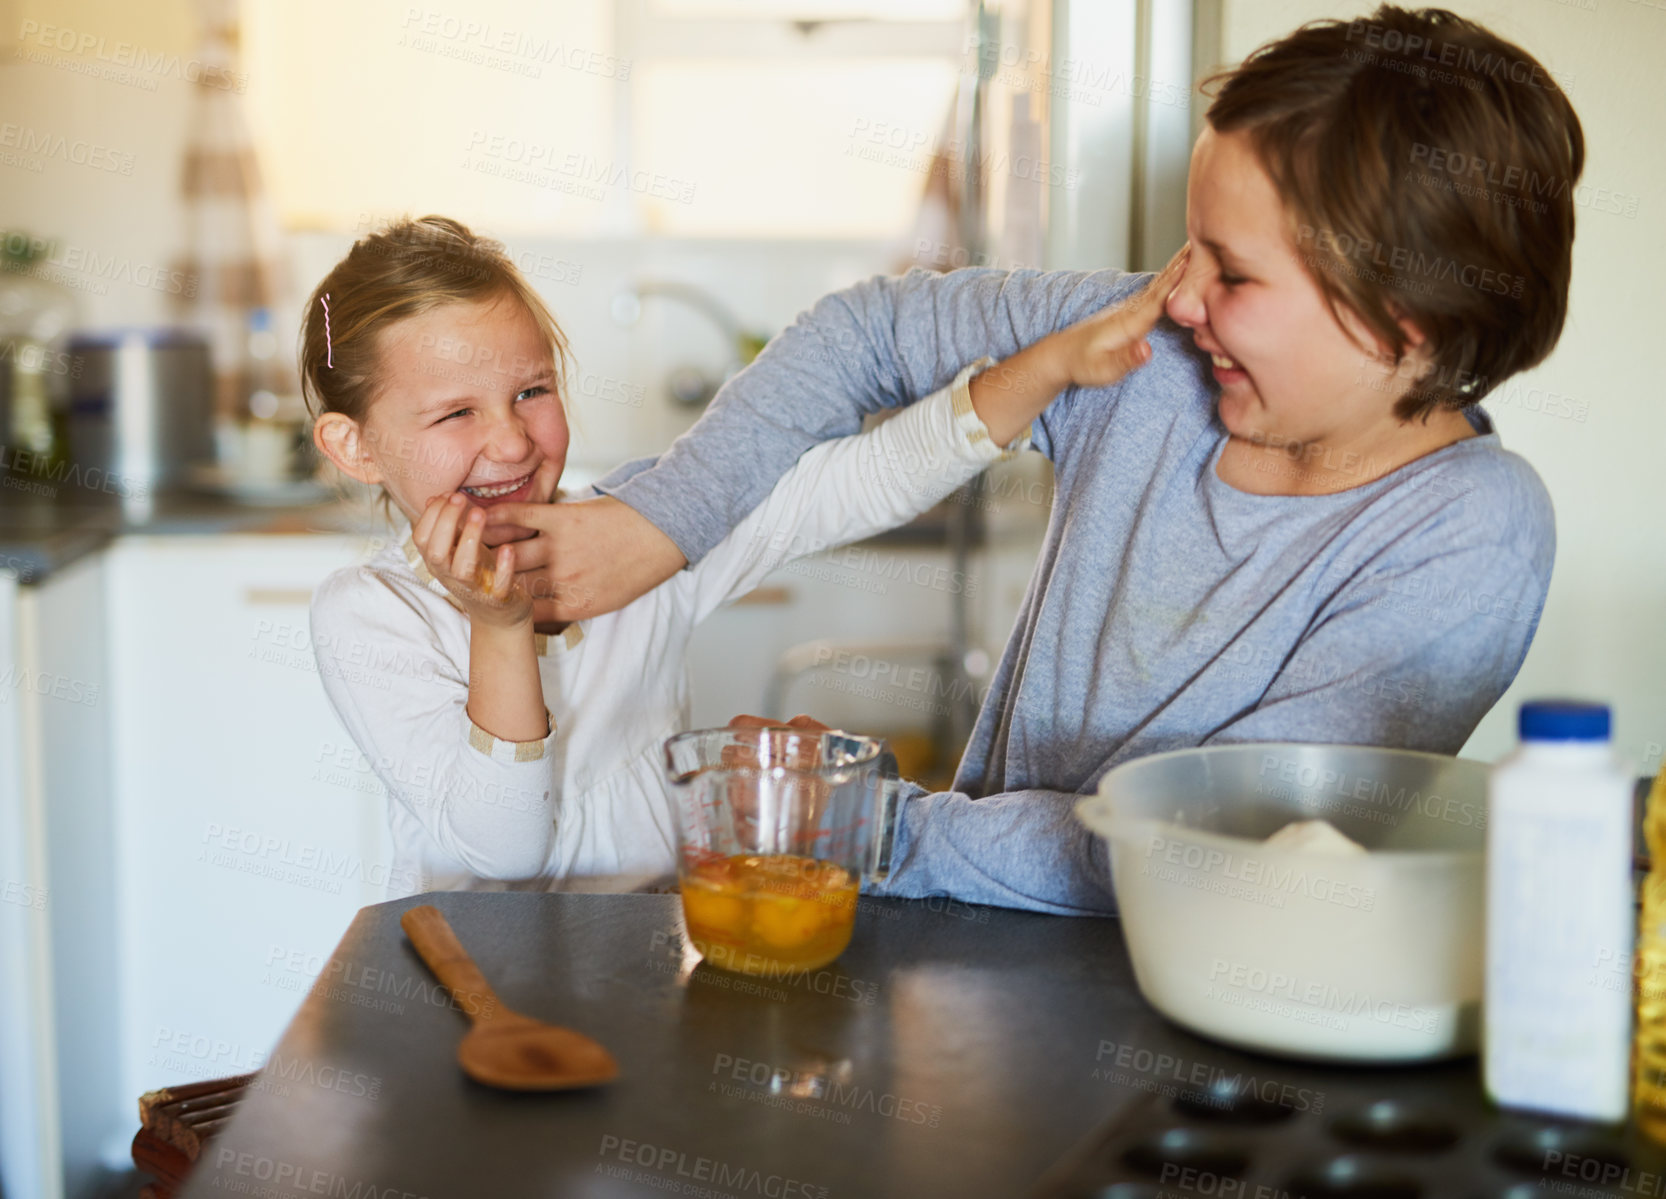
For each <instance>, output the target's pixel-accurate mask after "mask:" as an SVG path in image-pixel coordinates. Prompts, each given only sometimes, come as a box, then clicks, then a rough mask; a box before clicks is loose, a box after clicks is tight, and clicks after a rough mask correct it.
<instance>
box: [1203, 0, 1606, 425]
mask: <svg viewBox="0 0 1666 1199" xmlns="http://www.w3.org/2000/svg"><path fill="white" fill-rule="evenodd" d="M1204 89H1205V93H1206V94H1209V95H1211V96H1212V103H1211V104H1210V106H1209V110H1208V112H1207V114H1206V116H1207V118H1208V121H1209V124H1210V127H1211V128H1213V129H1214V130H1215V131H1217V132H1219V133H1232V132H1236V131H1239V130H1243V131H1247V132H1248V133H1249V135H1250V138H1251V140H1252V143H1253V145H1254V147H1255V149H1256V153H1257V155H1258V156H1259V158H1260V159H1261V163H1262V165H1263V167H1264V168H1265V169H1266V171H1267V173H1268V175H1269V176H1271V178H1272V180H1273V182H1274V184H1275V185H1276V186H1277V188H1278V190H1279V194H1280V196H1281V197H1282V198H1283V201H1284V205H1285V211H1286V213H1287V214H1288V216H1289V220H1290V227H1291V240H1292V241H1293V243H1294V244H1295V245H1296V247H1297V248H1298V251H1299V252H1300V254H1301V257H1302V261H1303V263H1304V265H1305V266H1306V268H1307V270H1308V273H1309V274H1310V275H1312V277H1313V279H1314V281H1315V282H1316V283H1317V284H1318V285H1319V288H1320V290H1321V292H1323V294H1324V295H1325V298H1326V300H1327V301H1328V303H1329V304H1330V307H1331V311H1332V313H1339V311H1340V310H1339V306H1344V307H1347V308H1349V309H1352V310H1353V311H1354V312H1356V313H1358V314H1359V316H1360V318H1361V319H1362V320H1363V321H1364V322H1365V324H1366V325H1367V327H1369V328H1370V329H1371V331H1372V332H1373V333H1375V334H1376V335H1377V336H1378V337H1379V338H1380V339H1381V340H1382V342H1383V343H1384V344H1385V345H1387V346H1389V347H1390V348H1391V349H1392V351H1393V353H1394V356H1395V361H1396V363H1399V362H1401V361H1402V360H1403V359H1404V357H1405V354H1406V352H1407V349H1408V342H1407V338H1406V335H1405V332H1404V330H1402V329H1401V328H1400V325H1399V320H1400V319H1402V318H1404V319H1409V320H1410V322H1411V323H1412V324H1413V325H1415V326H1416V327H1417V328H1418V329H1419V330H1421V331H1422V333H1423V336H1424V337H1425V339H1426V346H1427V349H1428V351H1429V354H1430V358H1431V365H1430V367H1429V369H1428V370H1426V371H1425V372H1424V373H1423V375H1422V376H1421V378H1419V379H1418V380H1417V381H1416V382H1415V383H1414V384H1413V385H1412V387H1411V390H1410V391H1409V392H1408V393H1407V394H1406V395H1405V396H1404V397H1403V398H1402V399H1401V400H1400V401H1399V403H1398V404H1397V405H1396V406H1395V415H1396V416H1397V417H1399V418H1400V419H1401V420H1402V421H1409V420H1413V419H1417V418H1422V419H1425V420H1426V419H1428V417H1429V415H1430V414H1431V413H1433V412H1435V411H1437V410H1440V409H1454V410H1455V409H1461V408H1464V407H1466V406H1467V405H1469V404H1473V403H1475V402H1476V401H1478V400H1480V399H1481V397H1482V396H1484V395H1486V394H1487V392H1488V391H1490V390H1491V389H1492V388H1493V387H1495V386H1497V385H1498V384H1499V383H1501V382H1503V381H1504V380H1505V379H1507V378H1508V377H1509V376H1511V375H1513V374H1515V373H1516V372H1518V371H1522V370H1526V369H1527V368H1528V367H1531V366H1534V365H1536V364H1538V363H1540V362H1542V361H1544V359H1545V357H1546V356H1548V355H1549V353H1550V351H1551V350H1552V349H1553V348H1554V347H1555V345H1556V341H1557V338H1559V337H1560V336H1561V333H1562V325H1563V322H1564V320H1565V318H1566V316H1567V307H1568V281H1569V278H1570V276H1571V274H1572V268H1573V232H1574V213H1573V209H1574V190H1573V189H1574V187H1575V185H1576V183H1577V182H1578V180H1579V175H1580V172H1581V171H1582V170H1583V169H1584V164H1585V139H1584V134H1583V132H1582V131H1581V129H1580V126H1579V118H1578V117H1577V116H1576V115H1575V114H1574V110H1573V105H1572V104H1570V103H1569V102H1568V98H1567V96H1566V95H1565V94H1564V93H1563V91H1562V89H1561V87H1560V86H1558V84H1557V83H1556V81H1555V80H1554V79H1553V78H1552V77H1551V75H1550V72H1548V71H1547V70H1546V69H1545V68H1544V67H1543V66H1542V65H1541V64H1540V63H1539V62H1538V61H1537V60H1535V59H1534V58H1533V57H1532V56H1530V55H1529V54H1527V53H1526V52H1525V51H1524V50H1522V49H1521V48H1520V47H1518V46H1515V45H1513V44H1511V43H1510V42H1507V41H1505V40H1503V39H1502V38H1500V37H1498V36H1497V35H1496V34H1493V33H1491V32H1490V31H1488V30H1487V29H1484V28H1482V27H1481V26H1480V25H1477V24H1475V23H1474V22H1473V21H1468V20H1465V19H1464V18H1463V17H1460V16H1457V15H1456V14H1454V13H1451V12H1448V11H1446V10H1445V9H1439V8H1425V9H1418V10H1415V11H1411V10H1407V9H1403V8H1397V7H1395V6H1393V5H1388V4H1385V5H1383V6H1381V7H1380V8H1378V9H1377V11H1376V12H1375V13H1373V14H1372V15H1371V16H1370V17H1369V18H1361V19H1358V20H1354V21H1332V20H1326V21H1313V22H1310V23H1308V24H1306V25H1303V26H1302V27H1301V28H1300V29H1298V30H1296V31H1295V32H1294V33H1292V34H1290V35H1289V36H1287V37H1283V38H1280V39H1279V40H1278V41H1275V42H1270V43H1268V44H1267V45H1265V46H1262V47H1261V48H1260V49H1258V50H1256V51H1255V52H1254V53H1252V54H1251V55H1250V56H1249V57H1248V58H1246V59H1244V61H1243V62H1242V63H1241V64H1240V65H1238V66H1237V67H1235V68H1232V69H1230V70H1227V71H1224V72H1221V73H1220V74H1217V75H1215V76H1212V77H1211V78H1210V79H1209V80H1207V81H1206V82H1205V84H1204ZM1211 89H1218V90H1213V91H1212V90H1211Z"/></svg>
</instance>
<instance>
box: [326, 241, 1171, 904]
mask: <svg viewBox="0 0 1666 1199" xmlns="http://www.w3.org/2000/svg"><path fill="white" fill-rule="evenodd" d="M1180 265H1181V263H1180V262H1178V261H1177V263H1176V264H1175V267H1176V269H1175V270H1173V271H1172V272H1171V273H1170V275H1169V276H1168V277H1166V278H1165V279H1164V280H1162V285H1163V287H1164V288H1167V287H1172V286H1173V284H1174V282H1175V281H1176V280H1177V279H1178V278H1179V269H1178V268H1179V267H1180ZM1166 295H1167V291H1166V290H1161V291H1159V290H1155V289H1154V290H1152V291H1150V292H1148V293H1147V294H1146V295H1144V296H1142V297H1141V298H1140V299H1139V301H1138V302H1137V303H1135V304H1132V305H1130V306H1129V308H1128V309H1127V310H1125V311H1124V312H1123V313H1121V314H1112V317H1113V318H1114V319H1105V318H1100V319H1096V320H1094V321H1090V322H1087V323H1086V324H1084V325H1083V326H1082V327H1081V328H1080V329H1079V330H1077V331H1076V332H1075V334H1074V337H1073V340H1072V342H1071V345H1072V347H1073V364H1072V370H1073V371H1074V372H1076V374H1077V375H1078V376H1079V377H1080V378H1081V379H1082V380H1083V381H1089V380H1099V379H1110V378H1117V377H1120V376H1121V375H1122V374H1123V373H1125V372H1126V371H1128V370H1129V369H1132V368H1133V367H1135V366H1137V365H1138V364H1139V363H1140V362H1142V361H1143V360H1144V359H1145V358H1146V357H1148V356H1149V350H1148V348H1147V347H1146V346H1145V345H1144V343H1143V341H1142V340H1141V339H1142V337H1143V335H1144V333H1145V332H1147V331H1149V330H1150V329H1151V328H1152V326H1153V325H1155V323H1156V321H1157V319H1158V316H1159V313H1160V307H1161V303H1162V299H1163V297H1164V296H1166ZM565 350H566V346H565V342H564V341H563V339H562V336H561V333H560V330H559V329H558V328H557V327H556V325H555V322H554V320H553V319H552V318H551V317H550V314H549V312H548V310H547V309H546V308H545V307H544V304H543V302H542V301H541V300H540V299H539V297H538V295H537V293H536V292H534V291H533V290H532V289H531V287H530V286H528V284H527V283H526V281H525V280H524V279H522V278H521V276H520V275H519V273H518V272H517V271H516V270H515V268H514V266H513V265H512V264H511V263H510V261H509V259H508V258H507V257H506V256H505V255H504V253H503V250H502V247H501V246H499V245H498V244H497V243H496V242H492V241H488V240H486V239H483V238H479V237H476V236H475V235H474V234H472V233H471V232H470V231H469V230H467V229H466V228H464V227H463V226H462V225H460V224H458V223H457V222H455V221H451V220H447V219H445V218H441V217H426V218H424V219H422V220H420V221H403V222H400V223H397V224H395V225H393V226H392V227H391V228H389V229H386V230H385V231H383V232H380V233H377V234H374V235H371V236H369V237H366V238H363V239H361V240H360V241H359V242H358V244H356V245H355V246H354V247H353V249H352V251H351V252H350V253H349V254H348V255H347V257H346V258H345V259H343V260H342V261H341V263H339V264H338V265H337V266H336V267H335V269H334V270H332V271H331V272H330V273H329V275H328V276H326V277H325V279H324V280H323V282H321V283H320V284H319V285H318V288H317V291H316V292H315V293H314V296H313V301H312V303H311V305H310V306H309V308H308V312H307V317H306V323H305V327H304V329H303V333H302V349H301V373H302V378H303V381H304V384H305V387H306V389H307V393H308V399H309V402H310V403H311V404H313V405H314V406H315V408H316V410H317V412H316V415H317V421H316V425H315V428H314V440H315V441H316V443H317V445H318V447H319V449H320V450H321V451H322V452H323V453H324V454H325V455H327V456H328V457H329V458H330V460H331V461H333V462H334V463H335V464H336V465H337V466H339V467H340V468H341V469H342V470H343V471H344V472H346V473H347V474H348V475H350V476H352V477H353V478H356V479H358V480H360V481H362V482H364V483H368V484H373V485H380V486H381V487H382V488H383V489H384V492H385V494H386V496H387V497H388V499H389V500H391V502H392V503H393V505H394V506H395V507H397V508H398V509H399V512H400V513H401V515H402V516H403V517H404V518H405V519H406V520H408V521H409V522H410V525H411V528H410V530H409V533H408V535H406V536H404V537H403V538H402V539H400V541H399V542H398V543H397V544H395V545H393V546H390V547H389V548H387V549H385V550H383V551H382V552H380V553H379V554H377V555H376V556H375V557H373V558H372V559H371V560H370V561H368V562H366V563H365V564H363V565H361V566H355V567H351V568H347V569H344V570H341V571H338V572H336V573H335V574H334V575H332V576H330V578H329V579H328V580H326V581H325V583H324V584H323V585H322V586H321V587H320V588H319V590H318V593H317V595H316V596H315V598H314V600H313V607H312V621H313V641H314V646H315V651H316V654H317V657H318V664H319V674H320V676H321V677H322V678H323V680H324V686H325V690H326V692H327V694H328V695H329V698H330V702H331V703H332V704H333V705H334V707H335V710H336V712H337V714H338V715H339V716H340V717H341V719H342V721H343V723H344V724H345V725H346V727H347V730H348V732H349V733H350V734H351V736H352V737H353V740H354V742H355V743H356V744H357V745H358V747H359V749H360V750H361V751H362V752H363V753H364V754H365V756H366V757H367V758H368V759H369V760H370V762H371V764H372V766H373V768H374V769H375V771H376V773H377V775H378V777H380V778H381V780H382V782H383V783H384V784H385V785H386V787H387V790H388V794H389V800H390V813H389V815H390V821H391V825H392V831H393V839H394V845H395V854H396V861H395V867H396V869H395V871H394V872H393V876H394V877H396V878H401V879H407V880H412V881H413V882H414V884H415V889H418V890H437V889H463V888H487V887H503V886H519V887H526V888H534V889H556V888H562V887H569V886H574V885H587V886H594V885H596V883H595V880H596V879H597V877H598V876H606V878H608V879H610V880H612V881H611V883H609V884H607V885H623V883H624V881H625V880H626V879H627V878H628V877H637V878H641V877H651V876H653V875H657V874H662V873H665V872H668V871H670V870H672V869H674V868H675V855H674V848H675V830H674V828H673V823H672V805H671V798H670V795H669V791H668V788H667V785H666V783H665V781H664V779H663V778H662V775H661V767H660V762H661V759H660V745H661V743H662V742H663V740H664V739H665V738H666V737H667V736H668V735H669V734H671V733H673V732H676V731H678V730H680V729H682V728H683V727H685V726H686V724H687V720H688V678H687V670H686V668H685V665H684V656H685V651H686V649H687V646H688V641H689V637H690V634H691V633H692V631H693V628H694V626H695V625H696V624H697V623H698V622H699V621H700V620H701V619H703V618H704V617H705V616H706V615H707V614H708V613H710V612H711V611H713V610H714V609H715V608H717V607H718V606H720V605H721V604H723V603H725V602H726V601H728V600H730V599H732V598H734V597H736V596H738V595H741V594H743V593H745V592H746V591H748V590H750V589H751V588H752V587H753V586H755V585H756V584H757V582H758V581H759V580H760V579H762V578H763V577H764V576H765V575H766V574H768V573H769V572H770V571H771V570H773V569H774V568H775V567H777V566H779V565H781V564H782V563H783V562H785V561H787V560H789V559H790V558H792V557H795V556H798V555H802V554H806V553H812V552H815V551H817V550H819V549H821V548H824V547H826V546H828V545H830V544H834V543H836V542H839V541H847V540H852V539H855V538H859V537H863V536H867V535H870V534H872V533H875V532H877V531H879V530H881V529H885V528H888V527H890V526H892V525H896V524H900V523H902V522H903V521H905V520H907V519H909V518H910V517H912V516H914V515H916V514H918V513H919V512H922V511H924V510H925V509H926V508H929V507H930V506H931V505H932V504H934V503H936V502H937V501H939V500H941V499H942V498H943V497H944V496H946V495H947V494H949V493H950V492H951V491H953V490H954V489H955V488H956V487H958V486H959V485H960V484H961V483H963V482H965V481H966V480H967V479H969V478H971V477H972V476H973V475H975V474H976V473H977V472H978V471H979V470H981V469H982V468H983V466H984V465H985V464H987V463H988V462H989V461H991V460H993V459H995V458H997V457H999V456H1000V454H1001V452H1002V451H1001V449H1000V448H999V446H1001V445H1004V444H1006V443H1008V442H1015V443H1017V444H1021V443H1022V440H1023V436H1024V433H1025V431H1026V429H1027V427H1028V424H1029V422H1030V420H1031V418H1032V417H1033V416H1035V415H1036V414H1037V413H1039V412H1040V411H1041V408H1042V406H1043V404H1044V402H1045V401H1044V400H1038V399H1037V398H1036V397H1034V396H1030V395H1025V394H1022V393H1021V392H1020V391H1019V390H1017V389H1013V390H1009V391H1007V392H1003V393H999V394H996V393H993V392H991V393H987V394H985V395H984V396H983V397H982V399H981V400H980V401H979V402H978V403H977V404H976V405H974V404H973V403H972V402H971V400H970V398H969V396H968V395H967V392H966V386H965V375H967V374H970V370H968V371H967V372H963V374H962V377H961V378H960V379H959V380H958V381H956V382H954V383H951V385H950V386H947V387H944V388H941V389H939V390H938V391H937V392H936V394H934V395H933V396H931V398H929V399H927V400H923V401H921V402H920V403H919V404H916V405H914V406H913V407H912V408H910V409H909V411H908V412H906V413H904V414H902V415H901V416H899V417H898V418H897V419H896V420H894V421H889V422H887V423H885V424H884V425H882V426H880V427H879V428H876V429H874V430H873V431H871V432H870V433H867V434H863V435H861V436H858V437H848V438H844V439H841V440H838V441H833V442H830V443H828V444H826V445H822V446H818V447H817V448H816V449H814V450H812V451H811V452H810V453H807V454H805V455H804V456H803V458H802V459H801V460H800V461H799V462H798V463H797V465H796V466H794V467H793V468H792V469H791V470H790V471H788V472H786V474H785V476H784V477H782V478H781V480H780V481H779V482H778V483H776V484H775V486H774V489H773V490H772V491H770V493H769V494H768V495H767V496H766V497H763V502H762V504H761V505H760V506H759V507H758V508H757V510H756V511H754V512H753V513H752V514H751V515H750V516H749V517H747V518H746V519H745V520H743V521H741V522H739V524H738V525H737V527H736V528H735V530H734V531H733V532H732V533H730V534H729V536H728V537H727V538H726V539H724V540H723V541H722V542H721V544H719V545H717V546H716V547H715V548H713V549H712V551H711V552H710V553H709V554H707V555H706V556H705V558H704V560H703V561H702V562H701V563H700V564H699V565H698V566H697V567H695V568H694V569H692V570H690V571H688V572H686V573H684V574H680V575H679V576H678V577H677V578H676V579H674V580H672V581H671V582H669V583H667V584H665V585H664V586H662V587H659V588H657V589H655V590H653V591H651V592H649V593H648V594H647V595H645V596H643V597H642V598H640V599H638V600H637V601H636V602H634V603H631V604H629V605H627V606H625V607H624V608H622V609H620V610H618V611H616V612H612V613H609V614H607V615H605V616H600V617H597V618H596V619H593V620H587V621H585V622H583V623H582V624H567V625H565V626H558V627H557V628H556V629H554V630H551V631H550V632H549V633H547V634H544V633H540V632H538V631H536V630H535V628H534V623H533V615H532V600H531V598H530V596H529V595H528V593H527V591H526V589H525V588H524V587H523V586H522V585H521V583H520V582H519V580H518V579H517V567H516V562H515V557H516V554H517V547H516V546H515V545H504V546H501V547H500V548H498V549H497V550H496V551H495V553H488V552H486V551H484V550H483V549H482V546H481V531H482V529H483V528H484V526H485V523H486V515H487V513H488V512H489V511H493V510H494V509H495V510H499V511H502V510H505V506H506V505H519V504H521V503H524V502H529V501H530V502H532V503H534V504H536V505H537V506H540V507H541V506H547V503H546V501H547V500H548V499H549V498H550V497H551V496H552V494H553V492H554V490H555V486H556V483H557V481H558V480H559V478H560V475H561V469H562V465H563V463H564V461H565V458H566V453H567V438H568V432H567V421H566V416H565V413H564V411H563V408H562V400H561V381H562V366H563V364H564V358H565ZM701 486H703V484H701V483H698V482H696V483H693V484H691V491H697V490H699V489H700V487H701ZM488 568H489V569H488Z"/></svg>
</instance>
